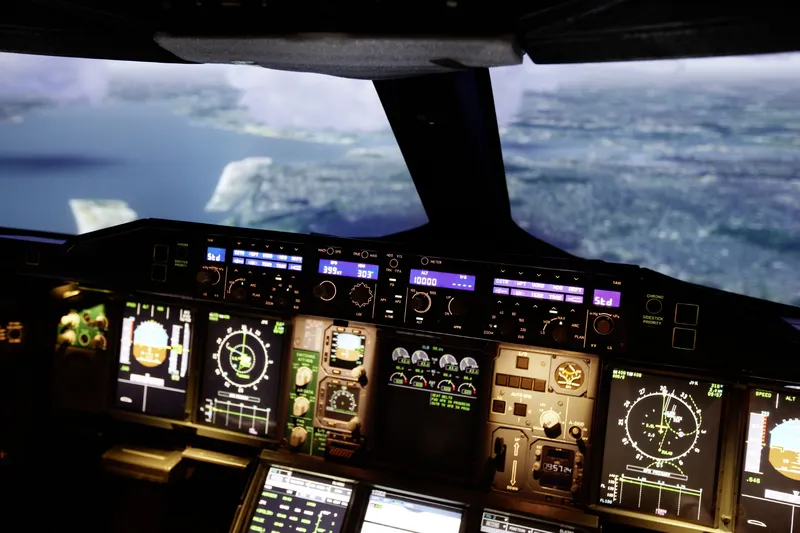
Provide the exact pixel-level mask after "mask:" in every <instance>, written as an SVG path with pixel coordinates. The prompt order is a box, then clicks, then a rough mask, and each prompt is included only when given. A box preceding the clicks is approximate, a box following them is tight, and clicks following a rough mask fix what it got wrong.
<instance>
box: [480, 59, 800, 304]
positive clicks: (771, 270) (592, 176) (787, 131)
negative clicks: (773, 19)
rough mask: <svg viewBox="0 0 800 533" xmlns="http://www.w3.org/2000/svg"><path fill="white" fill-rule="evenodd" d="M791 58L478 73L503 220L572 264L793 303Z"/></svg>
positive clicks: (797, 134) (797, 245)
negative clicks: (506, 202)
mask: <svg viewBox="0 0 800 533" xmlns="http://www.w3.org/2000/svg"><path fill="white" fill-rule="evenodd" d="M799 67H800V54H783V55H772V56H753V57H731V58H713V59H712V58H709V59H691V60H680V61H650V62H635V63H616V64H613V63H612V64H595V65H533V64H531V63H530V62H528V61H527V60H526V63H525V65H524V66H523V67H522V68H503V69H497V70H494V71H493V72H492V83H493V89H494V94H495V105H496V107H497V113H498V119H499V121H500V127H501V140H502V145H503V157H504V161H505V169H506V176H507V181H508V189H509V195H510V198H511V206H512V215H513V217H514V219H515V221H516V222H517V223H518V224H519V225H520V226H522V227H523V228H524V229H525V230H527V231H528V232H529V233H531V234H532V235H535V236H536V237H539V238H541V239H543V240H545V241H548V242H549V243H551V244H554V245H556V246H558V247H560V248H562V249H564V250H566V251H568V252H571V253H573V254H575V255H577V256H580V257H585V258H596V259H605V260H608V261H614V262H624V263H633V264H638V265H640V266H643V267H649V268H652V269H654V270H657V271H660V272H663V273H665V274H668V275H671V276H675V277H678V278H681V279H683V280H685V281H690V282H695V283H698V284H701V285H706V286H711V287H716V288H720V289H725V290H729V291H732V292H737V293H741V294H746V295H750V296H755V297H758V298H764V299H768V300H772V301H776V302H782V303H788V304H793V305H800V270H798V268H797V265H798V264H800V68H799Z"/></svg>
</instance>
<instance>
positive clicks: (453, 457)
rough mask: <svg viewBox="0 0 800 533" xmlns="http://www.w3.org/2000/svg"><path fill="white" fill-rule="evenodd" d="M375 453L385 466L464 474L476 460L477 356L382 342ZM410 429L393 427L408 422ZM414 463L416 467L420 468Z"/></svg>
mask: <svg viewBox="0 0 800 533" xmlns="http://www.w3.org/2000/svg"><path fill="white" fill-rule="evenodd" d="M381 346H382V353H381V354H380V357H379V358H378V360H379V361H380V370H379V376H380V378H379V379H380V380H381V383H385V384H387V385H388V386H382V387H380V388H379V391H378V394H379V400H378V402H377V403H378V405H379V409H380V411H381V413H380V414H379V415H378V418H379V420H380V421H381V423H382V424H383V427H381V428H379V429H378V431H377V432H376V433H377V439H378V440H379V441H380V442H378V443H377V446H376V449H377V450H380V451H381V453H382V454H384V455H385V458H386V460H388V461H390V462H394V463H396V462H398V461H400V462H404V461H412V460H413V461H414V463H415V464H417V465H419V466H421V467H423V468H428V469H431V470H435V471H438V472H443V473H453V474H466V473H467V472H468V471H469V468H470V467H471V466H472V465H473V464H474V462H475V461H476V460H477V457H476V452H477V450H478V447H477V446H475V445H474V443H475V442H477V441H478V439H479V436H480V435H479V432H480V422H481V418H482V414H483V413H481V412H480V404H479V396H480V395H481V391H480V387H481V378H480V377H481V371H482V366H483V364H484V357H483V354H482V353H480V352H476V351H474V350H469V349H465V348H453V347H445V346H441V345H435V344H427V343H420V342H419V340H416V339H405V338H398V339H390V338H384V339H382V342H381ZM409 413H413V416H412V419H413V428H410V427H407V426H405V425H404V424H398V423H397V421H398V420H409ZM420 461H421V462H422V463H420Z"/></svg>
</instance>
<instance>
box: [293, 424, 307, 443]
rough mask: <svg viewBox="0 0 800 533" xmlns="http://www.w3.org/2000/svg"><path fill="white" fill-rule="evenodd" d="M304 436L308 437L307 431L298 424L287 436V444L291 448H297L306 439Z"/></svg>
mask: <svg viewBox="0 0 800 533" xmlns="http://www.w3.org/2000/svg"><path fill="white" fill-rule="evenodd" d="M306 437H308V431H306V429H305V428H301V427H299V426H298V427H296V428H294V429H292V434H291V435H290V436H289V445H290V446H291V447H292V448H298V447H300V445H301V444H303V443H304V442H305V441H306Z"/></svg>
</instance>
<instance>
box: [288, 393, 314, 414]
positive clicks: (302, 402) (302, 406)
mask: <svg viewBox="0 0 800 533" xmlns="http://www.w3.org/2000/svg"><path fill="white" fill-rule="evenodd" d="M310 408H311V402H309V401H308V398H306V397H305V396H298V397H297V398H295V399H294V404H293V405H292V416H303V415H304V414H306V413H307V412H308V410H309V409H310Z"/></svg>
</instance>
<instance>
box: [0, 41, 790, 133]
mask: <svg viewBox="0 0 800 533" xmlns="http://www.w3.org/2000/svg"><path fill="white" fill-rule="evenodd" d="M0 72H2V76H1V77H0V99H2V98H20V97H25V98H39V99H45V100H51V101H53V102H56V103H69V102H88V103H91V104H100V103H102V102H103V100H104V98H105V97H106V95H107V94H108V89H109V84H110V82H111V81H112V80H115V81H117V80H123V81H125V80H136V81H139V82H142V81H145V82H148V83H154V84H158V83H165V82H174V81H176V80H179V81H182V82H188V83H192V84H199V85H208V84H227V85H229V86H231V87H234V88H236V89H237V90H239V91H240V94H241V97H240V102H239V103H240V105H241V107H242V108H244V109H245V110H247V112H248V113H249V115H250V116H251V117H252V118H253V120H255V121H258V122H262V123H264V124H267V125H269V126H272V127H276V128H288V127H290V128H298V129H307V130H320V129H334V130H345V131H373V130H380V129H384V128H386V127H387V126H388V123H387V120H386V116H385V114H384V112H383V109H382V107H381V104H380V101H379V99H378V97H377V95H376V94H375V91H374V89H373V87H372V84H371V82H369V81H363V80H349V79H342V78H335V77H331V76H325V75H322V74H305V73H297V72H284V71H276V70H267V69H263V68H260V67H252V66H243V65H180V64H179V65H173V64H152V63H135V62H121V61H104V60H96V59H76V58H59V57H47V56H32V55H22V54H7V53H0ZM776 77H793V78H798V79H800V53H790V54H775V55H764V56H749V57H725V58H705V59H683V60H663V61H639V62H628V63H596V64H577V65H534V64H533V63H531V62H530V60H528V59H527V58H526V59H525V61H524V62H523V64H522V65H520V66H513V67H501V68H496V69H492V83H493V90H494V93H495V103H496V108H497V114H498V121H499V123H500V125H501V126H502V125H504V124H506V123H507V122H508V121H510V120H511V118H512V117H513V116H514V115H515V114H516V110H517V109H518V108H519V105H520V102H521V99H522V94H523V92H524V91H526V90H538V91H556V90H558V89H559V88H561V87H566V86H572V85H576V84H587V83H588V84H593V85H614V84H626V85H627V84H664V83H685V82H706V81H727V80H745V79H747V80H751V79H761V78H764V79H767V78H776Z"/></svg>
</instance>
